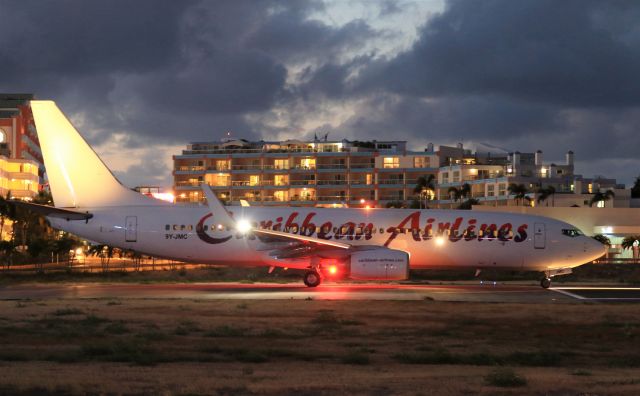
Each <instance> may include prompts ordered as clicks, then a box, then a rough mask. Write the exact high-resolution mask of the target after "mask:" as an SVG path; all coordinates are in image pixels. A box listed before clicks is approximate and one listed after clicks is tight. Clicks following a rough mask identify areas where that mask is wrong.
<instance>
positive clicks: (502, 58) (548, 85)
mask: <svg viewBox="0 0 640 396" xmlns="http://www.w3.org/2000/svg"><path fill="white" fill-rule="evenodd" d="M365 4H367V6H368V7H369V6H370V7H373V10H372V12H368V14H370V15H377V18H385V17H389V18H391V17H394V18H395V17H397V15H400V14H401V13H402V12H405V13H406V12H407V11H406V10H407V9H409V8H411V7H420V6H422V3H420V2H416V3H415V4H413V5H412V4H410V3H407V2H404V1H400V0H398V1H393V0H385V1H383V2H380V3H365ZM333 6H334V7H338V8H339V7H340V6H341V4H340V3H338V4H337V5H336V4H334V5H333ZM324 7H327V5H325V4H324V3H323V2H322V1H320V0H318V1H314V0H309V1H285V2H282V1H275V0H274V1H197V0H193V1H170V0H166V1H156V0H154V1H151V0H136V1H123V0H114V1H108V2H100V1H84V0H73V1H72V0H67V1H57V2H53V1H36V0H23V1H11V0H0V59H1V60H2V62H0V91H5V92H7V91H19V92H34V93H36V95H37V96H38V97H40V98H51V99H55V100H56V101H57V102H58V103H59V104H60V105H61V107H62V108H63V110H65V112H67V113H69V114H70V115H72V116H73V117H74V120H77V122H81V123H82V132H83V133H84V134H85V136H87V137H88V138H89V140H90V141H91V142H92V143H101V142H104V141H105V140H107V139H108V138H109V137H110V136H111V135H112V134H119V135H126V138H125V140H126V143H127V144H128V145H129V146H134V147H144V146H145V145H149V147H150V149H152V148H153V145H154V144H156V143H162V144H185V143H187V142H189V141H195V140H215V139H218V138H220V137H222V136H223V135H224V133H225V132H226V131H233V132H234V135H235V136H237V137H246V138H249V139H260V138H273V137H274V136H275V135H285V134H290V135H291V136H290V137H292V138H294V137H297V135H298V134H303V135H306V136H310V135H312V134H313V130H316V131H321V132H323V133H324V132H325V131H332V132H331V136H333V137H335V138H342V137H349V138H353V139H360V140H362V139H366V138H378V139H387V138H389V137H390V136H392V137H393V138H394V139H406V140H408V141H409V142H413V141H420V142H425V141H433V142H434V143H436V144H439V143H453V142H457V141H464V142H482V141H484V142H488V143H493V144H496V145H499V146H506V147H512V148H515V149H517V150H520V151H534V150H537V149H542V150H544V151H545V158H561V157H562V154H563V153H564V152H565V151H566V150H567V149H573V150H574V151H576V158H577V160H578V161H580V160H583V159H585V158H589V159H592V160H593V161H594V163H596V162H595V161H598V162H597V163H599V164H604V165H606V166H608V168H606V169H604V170H603V173H606V171H607V169H611V170H612V171H615V172H619V171H620V167H613V166H612V165H607V164H611V163H613V160H612V159H613V158H626V159H627V162H625V163H626V164H627V166H626V167H625V169H629V170H628V171H627V173H629V174H628V175H627V174H624V175H618V176H619V177H620V176H622V178H623V179H624V178H627V179H630V178H631V177H632V176H635V175H631V173H630V172H633V173H637V171H635V170H633V168H634V166H633V165H632V164H634V163H635V164H636V166H637V168H636V169H640V160H636V158H637V154H636V147H638V146H640V134H639V133H638V129H637V125H640V79H638V78H637V77H636V74H637V70H640V24H638V23H637V21H639V20H640V3H639V2H635V1H614V2H602V1H592V0H584V1H582V0H565V1H560V2H558V1H551V0H518V1H513V0H501V1H499V0H487V1H476V0H468V1H459V0H454V1H449V2H447V5H446V7H445V9H444V11H442V12H441V13H439V14H435V16H433V14H432V13H428V14H429V15H430V17H429V19H428V20H425V21H423V23H422V24H421V25H420V28H419V30H418V31H417V40H416V41H415V42H414V43H413V44H411V45H409V48H408V49H407V50H406V51H403V52H400V53H394V52H393V50H392V47H393V45H392V44H388V43H391V42H394V43H395V42H396V41H392V40H393V39H394V37H395V38H397V36H394V34H395V35H397V34H399V33H398V32H394V31H378V30H376V29H375V28H374V27H372V26H375V25H374V24H373V22H372V21H371V20H363V19H357V18H354V19H352V20H351V21H347V22H346V23H345V24H343V25H331V24H328V23H325V22H323V21H322V20H321V19H320V18H318V15H325V14H323V8H324ZM334 11H335V10H334ZM367 11H369V10H367ZM313 13H316V14H313ZM326 14H329V15H330V14H331V13H326ZM387 40H388V41H387ZM385 43H387V45H388V47H384V45H385ZM379 45H382V47H384V48H382V47H376V46H379ZM390 48H391V49H390ZM403 48H404V47H403ZM364 49H366V51H365V50H364ZM379 54H390V55H385V56H381V55H379ZM349 112H353V114H352V115H351V116H349V117H346V120H345V121H344V122H340V121H336V119H333V118H332V117H333V116H334V115H335V114H336V113H339V114H340V116H341V117H344V115H345V114H349ZM324 118H326V119H324ZM343 119H344V118H343ZM309 120H313V122H309ZM309 129H312V131H311V132H310V131H309ZM603 137H606V138H607V144H603ZM547 153H548V154H549V155H548V156H547ZM149 158H152V157H149ZM149 158H147V159H149ZM634 161H635V162H634ZM146 162H148V161H147V160H145V161H143V162H141V163H140V164H139V165H134V166H132V167H131V168H130V172H127V173H131V174H133V173H140V174H142V173H144V172H143V167H144V163H146ZM604 165H603V166H604ZM163 166H164V165H163V163H162V161H155V162H153V168H150V169H152V170H153V172H156V173H157V172H158V171H159V169H161V168H162V167H163ZM146 174H148V175H150V174H149V173H148V172H147V173H146ZM614 176H615V175H614Z"/></svg>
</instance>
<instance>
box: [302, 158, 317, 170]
mask: <svg viewBox="0 0 640 396" xmlns="http://www.w3.org/2000/svg"><path fill="white" fill-rule="evenodd" d="M315 168H316V159H315V158H302V159H301V160H300V169H315Z"/></svg>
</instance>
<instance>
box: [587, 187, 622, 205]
mask: <svg viewBox="0 0 640 396" xmlns="http://www.w3.org/2000/svg"><path fill="white" fill-rule="evenodd" d="M615 196H616V194H615V193H614V192H613V191H611V190H607V191H605V192H600V191H598V192H597V193H595V194H593V197H591V200H590V201H589V207H592V206H593V204H595V203H597V202H606V201H608V200H610V199H612V198H614V197H615Z"/></svg>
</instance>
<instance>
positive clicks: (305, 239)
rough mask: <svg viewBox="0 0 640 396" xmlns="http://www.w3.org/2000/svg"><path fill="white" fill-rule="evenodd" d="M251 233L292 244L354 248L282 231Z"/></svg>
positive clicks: (256, 231)
mask: <svg viewBox="0 0 640 396" xmlns="http://www.w3.org/2000/svg"><path fill="white" fill-rule="evenodd" d="M251 232H252V233H254V234H257V235H258V236H260V235H265V236H275V237H278V238H280V239H285V240H289V241H292V242H306V243H314V244H318V245H321V246H331V247H337V248H341V249H350V248H351V247H352V246H353V245H351V244H348V243H344V242H337V241H328V240H326V239H320V238H313V237H309V236H303V235H296V234H290V233H288V232H282V231H272V230H262V229H257V228H253V229H251Z"/></svg>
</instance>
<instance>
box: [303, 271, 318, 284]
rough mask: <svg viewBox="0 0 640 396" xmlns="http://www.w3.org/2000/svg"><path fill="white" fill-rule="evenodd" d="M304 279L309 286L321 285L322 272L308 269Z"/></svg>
mask: <svg viewBox="0 0 640 396" xmlns="http://www.w3.org/2000/svg"><path fill="white" fill-rule="evenodd" d="M302 280H303V281H304V284H305V285H307V286H308V287H317V286H318V285H320V282H322V278H321V277H320V274H319V273H318V272H316V271H307V273H305V274H304V277H303V278H302Z"/></svg>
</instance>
